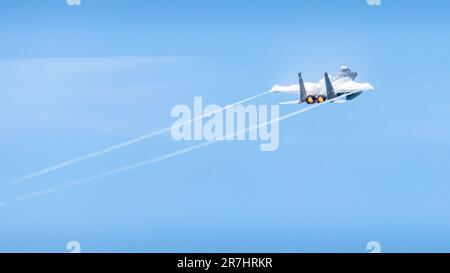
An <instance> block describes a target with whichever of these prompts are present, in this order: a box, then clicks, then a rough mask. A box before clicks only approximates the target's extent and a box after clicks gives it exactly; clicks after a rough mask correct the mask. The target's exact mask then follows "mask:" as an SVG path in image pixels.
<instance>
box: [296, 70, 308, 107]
mask: <svg viewBox="0 0 450 273" xmlns="http://www.w3.org/2000/svg"><path fill="white" fill-rule="evenodd" d="M298 84H299V86H300V103H303V102H305V101H306V97H307V95H306V88H305V83H304V82H303V77H302V73H298Z"/></svg>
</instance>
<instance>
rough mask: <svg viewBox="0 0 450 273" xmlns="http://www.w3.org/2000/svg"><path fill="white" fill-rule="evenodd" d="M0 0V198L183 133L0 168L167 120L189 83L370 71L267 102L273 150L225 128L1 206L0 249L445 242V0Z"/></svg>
mask: <svg viewBox="0 0 450 273" xmlns="http://www.w3.org/2000/svg"><path fill="white" fill-rule="evenodd" d="M1 5H2V6H1V8H0V30H1V31H0V38H1V41H2V42H1V43H0V94H1V97H2V99H1V100H0V113H1V115H0V140H1V141H0V152H1V154H2V157H0V164H1V166H2V168H1V172H0V201H2V200H9V199H11V198H14V197H16V196H18V195H22V194H27V193H31V192H34V191H39V190H42V189H46V188H48V187H52V186H56V185H60V184H63V183H66V182H71V181H73V180H77V179H80V178H85V177H90V176H92V175H95V174H98V173H101V172H104V171H107V170H110V169H114V168H116V167H119V166H123V165H127V164H130V163H135V162H138V161H141V160H145V159H149V158H153V157H155V156H159V155H163V154H166V153H169V152H172V151H176V150H177V149H180V148H183V147H187V146H189V145H192V144H193V143H186V142H174V141H173V140H172V139H171V138H170V135H169V134H166V135H162V136H159V137H157V138H154V139H152V140H149V141H147V142H143V143H140V144H138V145H134V146H130V147H128V148H126V149H123V150H120V151H117V152H114V153H111V154H109V155H107V156H104V157H99V158H96V159H94V160H90V161H85V162H82V163H80V164H77V165H74V166H71V167H69V168H66V169H63V170H60V171H57V172H54V173H52V174H49V175H46V176H42V177H39V178H37V179H35V180H33V181H29V182H28V183H23V184H18V185H11V183H10V181H11V180H12V179H15V178H18V177H20V176H22V175H24V174H27V173H29V172H31V171H35V170H38V169H41V168H44V167H47V166H49V165H52V164H54V163H58V162H61V161H63V160H66V159H71V158H74V157H77V156H80V155H83V154H86V153H89V152H92V151H96V150H98V149H101V148H104V147H108V146H110V145H113V144H116V143H120V142H122V141H126V140H128V139H130V138H133V137H136V136H139V135H142V134H145V133H148V132H152V131H154V130H157V129H160V128H165V127H167V126H169V125H170V124H172V123H173V122H174V121H175V120H174V119H173V118H171V117H170V111H171V109H172V107H173V106H174V105H176V104H180V103H182V104H187V105H192V103H193V97H194V96H202V97H203V99H204V101H205V103H206V104H219V105H225V104H227V103H233V102H236V101H238V100H240V99H242V98H246V97H249V96H252V95H255V94H257V93H260V92H263V91H265V90H268V89H270V88H271V87H272V85H274V84H276V83H278V84H293V83H295V82H296V73H297V72H299V71H303V74H304V77H305V80H307V81H316V80H319V79H320V78H321V75H322V74H323V72H325V71H328V72H330V73H334V72H336V71H337V70H338V68H339V67H340V66H341V65H348V66H350V67H351V68H352V69H354V70H356V71H358V72H359V77H358V80H359V81H363V82H365V81H368V82H370V83H372V84H373V85H374V86H375V88H376V92H373V93H370V94H365V95H364V96H361V97H359V98H358V99H357V100H355V101H353V102H351V103H348V104H344V105H326V106H325V107H321V108H319V109H315V110H313V111H311V112H308V113H305V114H303V115H300V116H298V117H295V118H293V119H290V120H287V121H284V122H282V123H281V124H280V147H279V149H278V150H277V151H276V152H272V153H263V152H260V151H259V144H258V143H257V142H222V143H217V144H214V145H211V146H209V147H207V148H204V149H201V150H197V151H195V152H191V153H188V154H185V155H183V156H180V157H177V158H173V159H170V160H167V161H164V162H160V163H158V164H155V165H151V166H148V167H145V168H141V169H138V170H134V171H131V172H127V173H122V174H119V175H116V176H111V177H108V178H105V179H102V180H99V181H96V182H95V183H90V184H87V185H83V186H80V187H75V188H71V189H66V190H63V191H58V192H55V193H53V194H49V195H46V196H42V197H40V198H36V199H31V200H26V201H23V202H18V203H14V204H10V205H7V206H4V207H0V251H1V252H7V251H18V252H22V251H36V252H64V251H66V249H65V246H66V243H67V242H68V241H73V240H75V241H79V242H80V243H81V246H82V250H83V251H86V252H161V251H163V252H177V251H186V252H210V251H214V252H234V251H243V252H246V251H252V252H264V251H269V252H349V251H350V252H366V249H365V246H366V244H367V243H368V242H369V241H373V240H375V241H379V242H380V243H381V245H382V250H383V251H385V252H399V251H406V252H422V251H425V252H431V251H438V252H448V251H449V250H450V201H449V197H450V184H449V178H450V173H449V167H450V159H449V157H448V155H449V152H450V125H449V123H448V118H449V116H450V94H449V93H450V92H449V90H450V78H449V72H450V54H449V52H448V49H449V48H450V29H449V27H448V26H449V24H450V18H449V17H448V10H450V2H448V1H444V0H442V1H432V2H431V1H397V0H396V1H387V0H384V1H382V5H381V6H378V7H372V6H369V5H367V3H366V1H364V0H345V1H331V0H320V1H137V0H133V1H118V0H109V1H107V0H102V1H100V0H95V1H94V0H82V5H81V6H79V7H70V6H68V5H66V3H65V1H64V0H52V1H37V0H35V1H32V0H28V1H27V0H23V1H15V0H5V1H2V3H1ZM289 99H293V98H292V97H291V96H289V95H273V94H271V95H267V96H265V97H262V98H260V99H258V100H257V101H255V102H254V103H257V104H276V103H278V102H279V101H284V100H289ZM296 109H297V106H287V107H284V108H282V109H281V114H286V113H289V112H291V111H294V110H296Z"/></svg>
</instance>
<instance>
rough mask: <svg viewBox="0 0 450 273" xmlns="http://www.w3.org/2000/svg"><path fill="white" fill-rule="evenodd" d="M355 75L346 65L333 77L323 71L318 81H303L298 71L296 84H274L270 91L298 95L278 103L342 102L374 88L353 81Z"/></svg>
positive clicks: (367, 84) (356, 74)
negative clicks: (295, 98) (322, 75)
mask: <svg viewBox="0 0 450 273" xmlns="http://www.w3.org/2000/svg"><path fill="white" fill-rule="evenodd" d="M357 76H358V73H357V72H354V71H352V70H351V69H350V68H348V67H347V66H342V67H341V69H340V71H339V72H338V73H337V74H336V76H334V77H330V76H329V75H328V73H325V74H324V78H323V79H321V80H320V81H319V82H317V83H311V82H306V83H305V82H303V77H302V73H299V74H298V81H299V84H298V85H297V84H294V85H289V86H282V85H275V86H274V87H272V90H271V92H274V93H287V94H299V95H300V98H299V100H295V101H288V102H282V103H280V104H301V103H305V102H306V103H307V104H314V103H323V102H325V101H327V100H331V99H333V102H334V103H343V102H346V101H347V100H353V99H355V98H356V97H358V96H359V95H361V94H362V93H363V92H365V91H373V90H374V87H373V86H372V85H371V84H369V83H358V82H356V81H354V80H355V79H356V77H357ZM338 97H339V98H338ZM337 98H338V99H337Z"/></svg>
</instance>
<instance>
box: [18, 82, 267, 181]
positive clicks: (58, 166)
mask: <svg viewBox="0 0 450 273" xmlns="http://www.w3.org/2000/svg"><path fill="white" fill-rule="evenodd" d="M268 93H270V91H266V92H263V93H260V94H258V95H255V96H252V97H248V98H246V99H243V100H240V101H238V102H236V103H233V104H230V105H227V106H225V107H222V108H220V109H217V110H215V111H211V112H209V113H207V114H204V115H202V116H198V117H196V118H193V119H191V120H188V121H186V122H184V123H181V124H177V125H173V126H171V127H167V128H164V129H161V130H158V131H155V132H152V133H148V134H145V135H142V136H140V137H137V138H133V139H130V140H128V141H125V142H122V143H119V144H116V145H113V146H110V147H107V148H105V149H103V150H99V151H96V152H92V153H89V154H86V155H83V156H80V157H76V158H74V159H70V160H67V161H63V162H61V163H58V164H55V165H53V166H50V167H47V168H44V169H41V170H38V171H35V172H32V173H29V174H27V175H25V176H22V177H20V178H18V179H16V180H14V181H12V183H13V184H18V183H22V182H25V181H29V180H31V179H34V178H36V177H39V176H42V175H45V174H48V173H51V172H54V171H56V170H59V169H62V168H65V167H68V166H71V165H74V164H76V163H79V162H81V161H85V160H88V159H92V158H95V157H99V156H102V155H105V154H108V153H111V152H113V151H116V150H119V149H122V148H125V147H127V146H130V145H133V144H136V143H139V142H142V141H144V140H147V139H150V138H152V137H155V136H159V135H161V134H164V133H167V132H170V130H171V129H172V128H178V127H182V126H184V125H188V124H191V123H193V122H195V121H198V120H201V119H203V118H204V117H206V116H209V115H213V114H215V113H219V112H222V111H225V110H227V109H228V108H232V107H234V106H236V105H239V104H242V103H245V102H248V101H251V100H254V99H256V98H259V97H262V96H264V95H266V94H268Z"/></svg>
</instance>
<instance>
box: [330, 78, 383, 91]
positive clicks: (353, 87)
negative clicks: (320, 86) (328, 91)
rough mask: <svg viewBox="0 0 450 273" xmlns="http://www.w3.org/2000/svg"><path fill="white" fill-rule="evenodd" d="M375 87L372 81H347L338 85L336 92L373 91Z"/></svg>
mask: <svg viewBox="0 0 450 273" xmlns="http://www.w3.org/2000/svg"><path fill="white" fill-rule="evenodd" d="M374 89H375V88H374V87H373V86H372V85H371V84H370V83H359V82H355V81H352V80H351V81H346V82H344V83H342V84H340V85H338V86H337V87H336V92H337V93H340V92H346V93H347V92H352V93H357V92H363V91H373V90H374Z"/></svg>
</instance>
